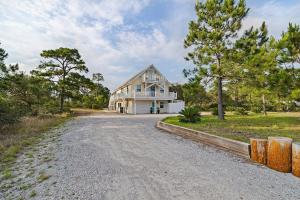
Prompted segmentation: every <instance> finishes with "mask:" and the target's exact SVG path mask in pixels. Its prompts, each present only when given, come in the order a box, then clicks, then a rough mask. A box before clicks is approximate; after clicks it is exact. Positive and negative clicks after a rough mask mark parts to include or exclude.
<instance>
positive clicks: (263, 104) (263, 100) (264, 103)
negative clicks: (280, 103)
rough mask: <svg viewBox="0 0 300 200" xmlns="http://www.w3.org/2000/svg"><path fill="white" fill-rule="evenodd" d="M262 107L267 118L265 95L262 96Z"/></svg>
mask: <svg viewBox="0 0 300 200" xmlns="http://www.w3.org/2000/svg"><path fill="white" fill-rule="evenodd" d="M262 106H263V113H264V115H265V116H267V111H266V99H265V94H263V95H262Z"/></svg>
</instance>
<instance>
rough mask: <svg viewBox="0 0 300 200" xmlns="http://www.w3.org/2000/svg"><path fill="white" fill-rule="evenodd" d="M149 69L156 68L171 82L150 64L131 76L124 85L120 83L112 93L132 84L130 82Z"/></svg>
mask: <svg viewBox="0 0 300 200" xmlns="http://www.w3.org/2000/svg"><path fill="white" fill-rule="evenodd" d="M149 69H154V70H155V71H156V72H157V73H158V74H159V75H160V76H162V77H163V78H164V79H165V80H166V81H167V82H169V81H168V80H167V79H166V77H165V76H164V75H162V73H161V72H160V71H159V70H158V69H157V68H156V67H155V66H154V65H153V64H151V65H149V66H148V67H146V68H145V69H143V70H142V71H140V72H139V73H137V74H136V75H134V76H133V77H132V78H130V79H129V80H127V81H126V82H124V83H123V84H122V85H120V86H119V87H117V88H116V89H115V90H114V91H113V92H112V93H115V92H116V91H118V90H119V89H121V88H123V87H125V86H127V85H130V83H131V82H132V81H133V80H135V79H136V78H138V77H140V76H141V75H143V74H144V73H145V72H146V71H147V70H149Z"/></svg>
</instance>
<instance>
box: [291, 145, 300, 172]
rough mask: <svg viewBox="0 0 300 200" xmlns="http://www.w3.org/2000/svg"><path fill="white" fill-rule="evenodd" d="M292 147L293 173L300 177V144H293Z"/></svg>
mask: <svg viewBox="0 0 300 200" xmlns="http://www.w3.org/2000/svg"><path fill="white" fill-rule="evenodd" d="M292 146H293V147H292V149H293V151H292V172H293V174H294V175H295V176H298V177H300V143H293V145H292Z"/></svg>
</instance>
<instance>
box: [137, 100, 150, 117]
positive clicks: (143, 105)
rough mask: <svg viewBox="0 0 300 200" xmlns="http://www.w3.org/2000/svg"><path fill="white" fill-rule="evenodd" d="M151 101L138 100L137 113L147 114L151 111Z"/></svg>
mask: <svg viewBox="0 0 300 200" xmlns="http://www.w3.org/2000/svg"><path fill="white" fill-rule="evenodd" d="M150 107H151V102H150V101H137V102H136V113H137V114H145V113H150Z"/></svg>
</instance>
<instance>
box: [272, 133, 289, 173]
mask: <svg viewBox="0 0 300 200" xmlns="http://www.w3.org/2000/svg"><path fill="white" fill-rule="evenodd" d="M292 142H293V139H291V138H286V137H269V138H268V159H267V163H268V167H270V168H271V169H274V170H277V171H280V172H286V173H287V172H291V171H292Z"/></svg>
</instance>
